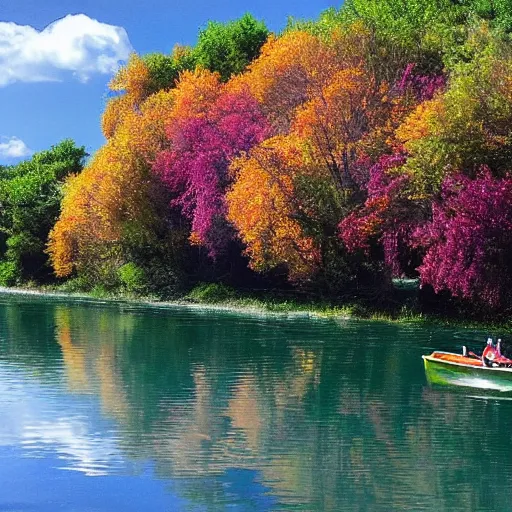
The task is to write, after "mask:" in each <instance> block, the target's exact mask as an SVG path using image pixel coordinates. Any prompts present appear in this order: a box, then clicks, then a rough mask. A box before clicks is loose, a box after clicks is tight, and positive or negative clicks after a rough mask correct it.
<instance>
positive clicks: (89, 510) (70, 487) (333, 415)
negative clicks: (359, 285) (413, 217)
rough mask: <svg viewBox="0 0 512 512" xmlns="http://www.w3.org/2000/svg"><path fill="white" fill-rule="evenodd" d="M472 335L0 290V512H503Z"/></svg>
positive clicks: (491, 402) (500, 439)
mask: <svg viewBox="0 0 512 512" xmlns="http://www.w3.org/2000/svg"><path fill="white" fill-rule="evenodd" d="M486 334H487V333H477V332H473V331H469V330H462V329H448V328H444V327H440V326H428V325H415V324H410V325H407V324H391V323H384V322H382V323H381V322H375V321H371V322H370V321H356V320H342V319H339V320H335V319H315V318H307V317H304V316H293V315H292V316H271V315H267V316H265V315H261V316H258V315H243V314H237V313H229V312H218V311H212V310H197V309H187V308H185V307H161V308H159V307H154V306H144V305H136V304H129V303H102V302H100V301H84V300H82V301H80V300H66V299H63V298H60V299H59V298H51V297H50V298H49V297H30V296H23V295H8V294H0V511H6V512H7V511H8V512H25V511H31V512H34V511H37V512H43V511H44V512H56V511H61V510H62V511H69V512H71V511H72V512H82V511H83V512H100V511H101V512H103V511H108V512H111V511H123V512H131V511H133V512H135V511H137V512H142V511H144V512H153V511H155V512H161V511H181V510H184V511H188V510H192V511H210V510H215V511H216V510H219V511H222V510H236V511H270V510H302V511H304V510H307V511H321V510H332V511H338V510H339V511H358V512H362V511H374V510H375V511H386V512H388V511H401V510H403V511H406V510H407V511H411V510H414V511H422V510H425V511H427V510H428V511H432V510H435V511H437V512H441V511H450V512H452V511H457V510H460V511H470V510H478V511H497V510H499V511H506V510H512V501H511V500H510V499H509V496H508V492H509V488H508V485H507V482H510V481H512V402H511V401H506V400H500V399H499V398H496V397H485V396H484V397H482V396H477V395H478V393H474V392H473V393H472V392H471V391H467V392H456V391H455V390H454V389H448V388H442V389H439V388H437V389H432V388H431V387H429V385H428V384H427V382H426V378H425V373H424V369H423V363H422V360H421V355H422V354H426V353H430V352H431V351H432V350H434V349H440V350H452V351H453V350H457V351H458V350H460V348H461V345H462V344H463V343H464V342H465V340H466V339H470V340H471V339H481V340H485V336H486ZM480 395H481V394H480Z"/></svg>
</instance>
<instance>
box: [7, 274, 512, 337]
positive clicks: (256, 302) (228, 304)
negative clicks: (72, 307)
mask: <svg viewBox="0 0 512 512" xmlns="http://www.w3.org/2000/svg"><path fill="white" fill-rule="evenodd" d="M397 286H398V287H399V288H404V287H405V288H406V289H407V290H408V292H407V293H406V296H408V297H409V300H408V301H407V300H403V301H402V303H401V304H397V303H395V304H394V308H393V309H391V308H389V307H388V308H382V307H380V308H379V307H378V306H371V305H368V304H363V303H361V302H360V301H358V300H357V299H356V300H354V301H353V302H345V303H338V304H336V303H335V302H333V301H332V300H331V301H329V300H319V299H317V300H314V299H311V300H308V299H305V298H304V297H297V296H295V297H290V296H289V297H288V298H284V297H283V295H282V294H280V293H276V292H269V291H261V290H260V291H237V290H234V289H232V288H229V287H226V286H219V285H217V284H211V283H210V284H208V283H202V284H200V285H198V286H196V287H195V288H193V289H192V290H191V291H190V292H189V293H187V294H184V295H183V296H180V297H175V298H174V299H171V300H162V299H158V298H157V297H154V296H140V295H134V294H133V293H128V292H120V291H116V292H106V291H105V290H95V291H92V292H84V291H81V292H79V291H69V290H67V289H66V286H62V285H61V286H56V285H45V286H40V285H36V284H34V283H29V284H27V285H25V286H17V287H3V286H0V295H22V296H23V295H26V296H41V297H49V298H52V297H54V298H57V299H71V300H87V301H91V302H93V303H95V302H98V303H104V302H105V301H107V302H112V303H113V304H115V303H128V304H135V305H147V306H150V307H153V306H154V307H158V308H162V307H163V308H174V307H186V308H194V309H195V308H197V309H201V310H213V311H223V312H235V313H240V314H243V315H254V314H256V315H261V314H263V315H278V316H291V317H294V316H306V317H310V318H324V319H328V318H332V319H343V320H365V321H377V322H387V323H388V322H389V323H398V324H400V323H422V324H429V325H439V326H445V327H458V328H463V329H477V330H482V331H487V332H489V333H491V332H492V333H496V334H497V335H498V334H499V335H501V336H503V335H506V334H509V333H512V322H511V321H507V320H504V319H503V320H501V321H488V320H475V319H472V320H468V319H465V318H463V317H461V316H459V317H455V316H454V315H453V313H452V312H449V313H448V314H445V315H443V314H428V313H423V312H418V311H414V310H412V309H411V307H410V297H411V291H412V290H413V289H414V288H415V284H414V283H413V282H411V280H406V281H405V282H404V281H402V282H397Z"/></svg>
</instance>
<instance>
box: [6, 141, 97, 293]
mask: <svg viewBox="0 0 512 512" xmlns="http://www.w3.org/2000/svg"><path fill="white" fill-rule="evenodd" d="M86 156H87V153H86V151H85V148H84V147H77V146H76V145H75V143H74V142H73V141H71V140H65V141H63V142H61V143H60V144H57V145H56V146H53V147H52V148H51V149H49V150H47V151H41V152H40V153H36V154H35V155H34V156H33V157H32V158H31V159H30V160H27V161H24V162H21V163H19V164H18V165H14V166H9V167H3V168H1V169H0V284H7V285H9V284H14V282H16V281H19V280H26V279H44V278H46V277H47V276H48V275H49V273H50V267H49V266H48V265H47V256H46V254H45V247H46V241H47V238H48V233H49V232H50V229H51V228H52V227H53V225H54V224H55V221H56V219H57V217H58V215H59V210H60V201H61V197H62V194H61V186H62V183H63V181H64V179H65V178H66V177H67V176H68V175H69V174H72V173H78V172H80V171H81V169H82V167H83V164H84V160H85V157H86Z"/></svg>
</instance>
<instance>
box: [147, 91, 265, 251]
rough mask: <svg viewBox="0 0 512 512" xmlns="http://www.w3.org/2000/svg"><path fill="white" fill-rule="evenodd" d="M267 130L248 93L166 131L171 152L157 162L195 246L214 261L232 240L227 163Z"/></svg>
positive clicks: (229, 98) (218, 103)
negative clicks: (197, 243)
mask: <svg viewBox="0 0 512 512" xmlns="http://www.w3.org/2000/svg"><path fill="white" fill-rule="evenodd" d="M267 133H268V125H267V122H266V119H265V117H264V116H263V114H262V113H261V111H260V108H259V106H258V104H257V102H256V100H254V98H252V97H251V96H250V95H249V94H248V93H246V92H243V93H237V94H228V93H225V94H222V95H221V96H220V97H219V98H218V100H217V101H216V103H215V105H212V108H211V110H210V111H209V112H208V115H207V116H206V117H192V118H187V119H184V120H181V121H177V122H175V123H174V124H173V125H172V126H170V127H169V129H168V136H169V139H170V142H171V149H170V150H168V151H165V152H163V153H161V154H160V155H159V157H158V158H157V161H156V163H155V166H154V168H155V170H156V172H158V173H159V174H160V176H161V178H162V180H163V181H164V183H165V184H166V185H167V186H168V187H169V188H170V189H171V191H172V192H173V193H174V194H175V199H174V200H173V203H172V205H173V206H178V207H180V208H181V210H182V213H183V215H184V216H185V217H187V218H188V219H189V220H190V221H191V224H192V232H193V233H194V236H195V237H196V239H198V241H199V243H201V244H202V245H204V246H205V247H206V248H207V249H208V253H209V255H210V256H211V257H212V258H216V257H217V256H218V255H219V254H220V253H221V252H222V251H223V250H224V249H225V247H226V244H227V242H228V241H229V240H230V238H231V237H232V234H233V233H232V230H231V228H230V226H229V225H228V223H227V221H226V215H225V214H226V204H225V192H226V189H227V187H228V186H229V184H230V176H229V173H228V167H229V163H230V161H231V160H232V159H233V158H234V157H236V156H238V155H239V154H240V153H241V152H243V151H248V150H249V149H250V148H251V147H252V146H254V145H255V144H257V143H258V142H260V141H261V140H263V139H264V138H265V136H266V135H267Z"/></svg>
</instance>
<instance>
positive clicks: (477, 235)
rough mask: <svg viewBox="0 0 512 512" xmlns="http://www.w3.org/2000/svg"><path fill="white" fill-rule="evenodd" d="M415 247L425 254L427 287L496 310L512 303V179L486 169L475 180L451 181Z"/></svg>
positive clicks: (417, 234) (418, 233)
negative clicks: (500, 177) (493, 173)
mask: <svg viewBox="0 0 512 512" xmlns="http://www.w3.org/2000/svg"><path fill="white" fill-rule="evenodd" d="M414 243H415V244H416V245H417V246H419V247H422V248H423V249H424V250H425V251H426V253H425V257H424V259H423V263H422V265H421V266H420V267H419V272H420V277H421V282H422V284H430V285H432V287H433V288H434V290H435V291H436V292H439V291H441V290H448V291H449V292H451V294H452V295H454V296H456V297H463V298H466V299H470V300H471V301H473V302H474V303H479V304H486V305H488V306H491V307H493V308H498V307H504V306H506V305H507V304H508V305H510V304H509V303H510V298H511V297H512V293H511V292H512V290H511V286H512V282H511V276H512V179H511V178H510V177H507V178H505V179H498V178H494V177H493V176H492V175H491V173H490V171H489V170H488V169H487V168H485V169H482V172H481V174H480V176H479V177H478V178H477V179H474V180H471V179H470V178H468V177H465V176H462V175H459V176H456V177H449V178H447V179H446V180H445V182H444V184H443V189H442V198H441V201H440V202H439V203H437V204H435V205H434V206H433V217H432V221H431V222H428V223H426V224H425V225H424V226H422V227H421V228H418V229H417V230H416V232H415V233H414Z"/></svg>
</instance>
